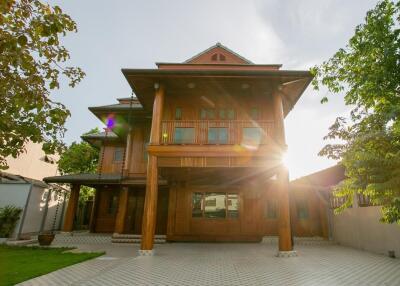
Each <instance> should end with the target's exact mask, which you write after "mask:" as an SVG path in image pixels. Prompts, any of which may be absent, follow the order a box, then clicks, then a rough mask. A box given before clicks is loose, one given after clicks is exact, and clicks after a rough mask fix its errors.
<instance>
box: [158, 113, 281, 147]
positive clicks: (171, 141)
mask: <svg viewBox="0 0 400 286" xmlns="http://www.w3.org/2000/svg"><path fill="white" fill-rule="evenodd" d="M160 136H161V138H160V142H161V144H162V145H241V146H248V147H250V148H251V147H252V146H255V147H257V146H260V145H265V144H267V143H268V141H269V139H271V138H273V136H274V122H273V121H272V120H256V121H253V120H164V121H162V122H161V134H160Z"/></svg>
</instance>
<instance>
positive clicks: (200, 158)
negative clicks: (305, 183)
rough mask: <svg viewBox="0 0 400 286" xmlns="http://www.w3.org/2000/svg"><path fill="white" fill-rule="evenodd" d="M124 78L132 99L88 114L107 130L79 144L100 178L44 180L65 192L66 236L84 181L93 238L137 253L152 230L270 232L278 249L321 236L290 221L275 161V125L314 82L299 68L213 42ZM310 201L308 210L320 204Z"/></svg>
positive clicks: (232, 234) (189, 234)
mask: <svg viewBox="0 0 400 286" xmlns="http://www.w3.org/2000/svg"><path fill="white" fill-rule="evenodd" d="M122 73H123V75H124V76H125V78H126V80H127V81H128V83H129V85H130V87H131V88H132V92H133V94H134V95H135V96H134V97H131V98H119V99H118V102H117V103H115V104H111V105H106V106H99V107H91V108H89V110H90V111H91V112H92V113H93V114H94V115H95V116H97V117H98V118H99V119H100V120H102V121H103V122H104V123H105V124H106V126H107V128H106V129H105V131H104V132H102V133H99V134H93V135H86V136H83V137H82V138H83V139H84V140H86V141H87V142H89V143H90V144H92V145H94V146H98V147H99V148H100V149H101V160H100V164H99V170H98V174H78V175H66V176H54V177H47V178H46V179H45V181H46V182H48V183H50V182H54V183H69V184H71V185H72V189H71V198H70V201H69V204H68V208H67V211H66V218H65V222H64V227H63V230H64V231H66V232H70V231H72V230H73V218H74V214H75V212H76V208H77V202H78V198H79V189H80V186H81V185H86V186H90V187H94V188H96V196H95V206H94V208H93V212H92V217H91V223H90V229H91V231H92V232H101V233H107V232H108V233H114V235H117V234H141V254H152V251H153V242H154V235H155V234H164V235H166V238H167V240H168V241H260V240H261V239H262V237H264V236H279V250H280V251H281V252H282V253H285V252H290V251H292V250H293V246H292V235H295V236H311V235H313V236H314V235H318V236H324V233H325V234H326V233H327V231H326V230H323V227H321V222H320V220H321V219H326V218H324V217H323V216H322V215H321V217H318V218H316V219H313V220H311V219H307V218H306V217H304V218H303V219H302V222H301V224H302V225H304V226H308V227H303V228H299V227H296V225H291V221H290V210H291V209H295V208H296V206H294V205H291V203H290V202H289V181H288V179H289V175H288V171H287V169H286V168H285V167H284V166H283V164H282V155H283V154H284V153H285V151H286V149H287V146H286V141H285V128H284V118H285V117H286V116H287V115H288V114H289V113H290V111H291V110H292V108H293V107H294V106H295V104H296V102H297V101H298V99H299V98H300V96H301V95H302V93H303V92H304V90H305V89H306V88H307V86H308V85H309V83H310V81H311V80H312V75H311V74H310V72H309V71H289V70H282V69H281V65H280V64H254V63H252V62H251V61H249V60H248V59H245V58H244V57H242V56H240V55H238V54H237V53H235V52H233V51H232V50H230V49H228V48H227V47H225V46H223V45H221V44H220V43H217V44H216V45H214V46H212V47H210V48H208V49H207V50H205V51H203V52H201V53H199V54H197V55H195V56H193V57H192V58H190V59H188V60H187V61H185V62H183V63H157V69H122ZM308 195H309V194H307V195H306V196H305V197H304V200H306V201H307V200H308ZM310 195H312V196H314V194H310ZM312 202H313V203H312V204H311V205H309V207H310V208H311V209H313V210H314V209H318V210H319V209H320V208H321V206H320V205H321V204H323V202H322V201H321V200H320V199H318V198H315V199H313V200H312ZM304 208H307V206H305V205H304V204H303V205H302V209H303V212H305V211H307V210H304ZM295 223H296V224H297V221H296V222H295ZM292 229H293V230H294V233H292V231H291V230H292ZM310 229H312V231H310Z"/></svg>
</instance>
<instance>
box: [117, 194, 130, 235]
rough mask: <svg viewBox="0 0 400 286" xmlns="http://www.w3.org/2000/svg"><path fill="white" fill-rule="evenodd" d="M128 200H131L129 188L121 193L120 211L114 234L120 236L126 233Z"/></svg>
mask: <svg viewBox="0 0 400 286" xmlns="http://www.w3.org/2000/svg"><path fill="white" fill-rule="evenodd" d="M128 198H129V191H128V187H122V189H121V190H120V191H119V201H118V211H117V216H116V218H115V228H114V233H118V234H122V233H124V230H125V229H124V226H125V218H126V214H127V212H128Z"/></svg>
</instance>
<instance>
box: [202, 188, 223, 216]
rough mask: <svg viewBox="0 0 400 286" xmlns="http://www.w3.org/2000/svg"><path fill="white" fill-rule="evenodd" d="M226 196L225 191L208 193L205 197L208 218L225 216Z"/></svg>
mask: <svg viewBox="0 0 400 286" xmlns="http://www.w3.org/2000/svg"><path fill="white" fill-rule="evenodd" d="M225 197H226V194H224V193H206V194H205V197H204V205H205V207H204V216H205V217H206V218H225V217H226V206H225Z"/></svg>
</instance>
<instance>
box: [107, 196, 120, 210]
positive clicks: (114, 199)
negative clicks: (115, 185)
mask: <svg viewBox="0 0 400 286" xmlns="http://www.w3.org/2000/svg"><path fill="white" fill-rule="evenodd" d="M109 198H110V200H109V202H108V213H109V214H115V213H116V212H117V207H118V195H117V194H110V197H109Z"/></svg>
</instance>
